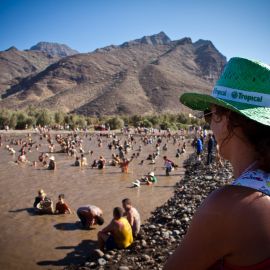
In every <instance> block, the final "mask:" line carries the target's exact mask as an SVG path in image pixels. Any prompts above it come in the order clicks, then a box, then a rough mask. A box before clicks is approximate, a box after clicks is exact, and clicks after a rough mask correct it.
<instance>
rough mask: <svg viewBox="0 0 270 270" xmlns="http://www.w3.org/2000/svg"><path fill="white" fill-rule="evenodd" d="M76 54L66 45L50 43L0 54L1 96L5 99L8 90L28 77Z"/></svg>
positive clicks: (40, 43) (11, 49)
mask: <svg viewBox="0 0 270 270" xmlns="http://www.w3.org/2000/svg"><path fill="white" fill-rule="evenodd" d="M76 53H78V52H77V51H75V50H72V49H70V48H69V47H68V46H66V45H62V44H58V43H49V42H39V43H38V44H36V45H35V46H33V47H31V49H30V50H25V51H20V50H18V49H17V48H16V47H11V48H9V49H7V50H6V51H2V52H0V94H4V97H5V91H6V90H7V89H10V88H12V89H13V86H15V85H19V84H20V83H21V80H23V79H24V78H26V77H27V76H29V75H34V74H37V73H39V72H41V71H42V70H44V69H45V68H47V67H48V66H49V65H51V64H53V63H55V62H57V61H58V60H60V59H61V58H63V57H66V56H69V55H73V54H76ZM12 89H10V90H12ZM10 90H9V91H10Z"/></svg>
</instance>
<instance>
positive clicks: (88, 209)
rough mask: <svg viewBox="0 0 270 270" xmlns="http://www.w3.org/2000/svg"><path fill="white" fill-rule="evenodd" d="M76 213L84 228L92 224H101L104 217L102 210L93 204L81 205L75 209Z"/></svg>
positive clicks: (88, 227)
mask: <svg viewBox="0 0 270 270" xmlns="http://www.w3.org/2000/svg"><path fill="white" fill-rule="evenodd" d="M77 215H78V217H79V219H80V220H81V223H82V227H83V228H84V229H90V227H92V226H94V225H102V224H103V223H104V219H103V217H102V215H103V212H102V210H101V209H100V208H99V207H97V206H95V205H85V206H81V207H80V208H78V210H77Z"/></svg>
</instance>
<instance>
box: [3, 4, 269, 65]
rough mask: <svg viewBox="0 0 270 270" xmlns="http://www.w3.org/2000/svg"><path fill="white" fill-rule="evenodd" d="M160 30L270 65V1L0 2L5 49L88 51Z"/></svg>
mask: <svg viewBox="0 0 270 270" xmlns="http://www.w3.org/2000/svg"><path fill="white" fill-rule="evenodd" d="M160 31H164V32H165V33H166V34H167V35H168V36H169V37H170V38H171V39H173V40H175V39H180V38H183V37H191V39H192V40H193V41H196V40H198V39H200V38H201V39H207V40H211V41H212V42H213V43H214V45H215V46H216V48H217V49H218V50H219V51H220V52H221V53H223V54H224V55H225V56H226V57H228V58H230V57H232V56H242V57H247V58H252V59H257V60H261V61H263V62H266V63H268V64H270V1H268V0H201V1H199V0H185V1H182V0H178V1H176V0H163V1H161V0H133V1H132V0H107V1H106V0H0V50H5V49H7V48H9V47H10V46H16V47H17V48H18V49H20V50H23V49H28V48H30V47H31V46H32V45H34V44H36V43H37V42H39V41H50V42H59V43H64V44H67V45H68V46H70V47H71V48H74V49H76V50H78V51H80V52H89V51H93V50H94V49H96V48H100V47H104V46H107V45H110V44H115V45H118V44H121V43H123V42H125V41H129V40H132V39H136V38H140V37H142V36H144V35H152V34H155V33H158V32H160Z"/></svg>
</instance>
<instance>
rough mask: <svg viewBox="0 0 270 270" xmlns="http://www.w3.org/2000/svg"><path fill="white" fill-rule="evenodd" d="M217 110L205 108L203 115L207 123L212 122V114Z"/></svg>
mask: <svg viewBox="0 0 270 270" xmlns="http://www.w3.org/2000/svg"><path fill="white" fill-rule="evenodd" d="M213 113H215V112H212V111H210V110H205V111H204V112H203V117H204V120H205V122H206V123H208V124H209V125H210V124H211V120H212V114H213Z"/></svg>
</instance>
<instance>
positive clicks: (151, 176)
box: [146, 172, 157, 185]
mask: <svg viewBox="0 0 270 270" xmlns="http://www.w3.org/2000/svg"><path fill="white" fill-rule="evenodd" d="M146 182H147V183H148V185H149V184H153V183H157V178H156V176H155V173H154V172H150V173H148V175H147V176H146Z"/></svg>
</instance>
